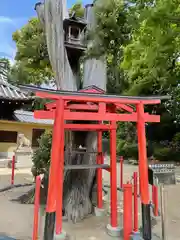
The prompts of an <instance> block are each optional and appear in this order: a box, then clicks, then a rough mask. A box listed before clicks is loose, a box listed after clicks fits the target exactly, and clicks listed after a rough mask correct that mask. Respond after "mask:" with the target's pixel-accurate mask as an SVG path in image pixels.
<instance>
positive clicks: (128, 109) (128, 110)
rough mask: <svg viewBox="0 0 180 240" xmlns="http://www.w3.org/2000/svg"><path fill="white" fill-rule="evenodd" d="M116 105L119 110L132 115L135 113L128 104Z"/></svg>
mask: <svg viewBox="0 0 180 240" xmlns="http://www.w3.org/2000/svg"><path fill="white" fill-rule="evenodd" d="M115 105H116V108H117V109H122V110H125V111H127V112H130V113H132V112H134V109H133V108H132V107H130V106H127V105H126V104H122V103H115Z"/></svg>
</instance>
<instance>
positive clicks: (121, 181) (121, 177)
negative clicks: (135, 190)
mask: <svg viewBox="0 0 180 240" xmlns="http://www.w3.org/2000/svg"><path fill="white" fill-rule="evenodd" d="M123 162H124V161H123V156H121V157H120V188H123Z"/></svg>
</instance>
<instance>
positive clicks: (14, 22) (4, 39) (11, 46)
mask: <svg viewBox="0 0 180 240" xmlns="http://www.w3.org/2000/svg"><path fill="white" fill-rule="evenodd" d="M26 21H27V19H25V18H10V17H6V16H0V57H7V58H9V59H10V61H11V63H13V62H14V57H15V54H16V47H15V43H13V41H12V34H13V32H15V31H16V30H17V29H19V28H21V27H22V26H23V25H24V24H25V23H26Z"/></svg>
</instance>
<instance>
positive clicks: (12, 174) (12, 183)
mask: <svg viewBox="0 0 180 240" xmlns="http://www.w3.org/2000/svg"><path fill="white" fill-rule="evenodd" d="M11 169H12V173H11V185H14V171H15V155H13V157H12V164H11Z"/></svg>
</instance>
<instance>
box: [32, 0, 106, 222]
mask: <svg viewBox="0 0 180 240" xmlns="http://www.w3.org/2000/svg"><path fill="white" fill-rule="evenodd" d="M65 6H66V0H45V3H44V4H41V5H39V4H38V5H37V6H36V10H37V12H38V16H39V17H40V19H41V22H42V23H43V24H44V26H45V27H44V29H45V32H46V36H47V46H48V52H49V56H50V61H51V64H52V68H53V70H54V72H55V79H56V83H57V88H58V89H63V90H73V91H76V90H77V85H78V83H77V81H76V78H77V76H76V73H75V72H74V71H72V69H71V66H70V64H69V61H68V57H67V52H66V49H65V47H64V31H63V19H64V16H67V14H66V9H65ZM85 17H86V19H87V21H88V26H87V27H88V29H90V28H92V27H93V26H94V24H95V21H94V15H93V12H92V5H88V7H87V8H86V11H85ZM89 44H91V43H89ZM97 79H98V81H97ZM90 85H96V86H98V87H100V88H102V89H103V90H106V65H105V58H104V57H103V58H102V59H99V60H97V59H87V60H86V62H85V63H84V79H83V87H87V86H90ZM68 139H69V141H68V142H67V143H66V148H65V149H66V150H65V164H93V163H95V162H96V152H97V147H96V146H97V134H96V133H95V132H84V133H82V132H78V133H77V132H76V133H72V132H71V133H69V134H68ZM79 145H81V146H84V147H85V148H86V152H85V154H84V155H79V154H76V153H73V152H72V149H74V148H78V147H79ZM88 152H91V154H88ZM95 172H96V171H95V170H94V169H91V170H89V169H88V170H72V171H71V170H67V171H65V173H64V194H63V210H64V211H63V212H64V214H65V215H66V216H67V217H68V219H71V220H72V221H73V222H76V221H78V220H80V219H83V218H84V217H86V216H87V215H88V214H90V213H91V212H92V199H90V196H91V195H92V194H91V192H92V189H93V188H92V184H94V181H93V179H94V177H95Z"/></svg>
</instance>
